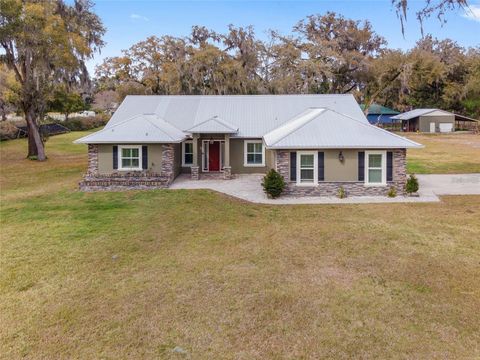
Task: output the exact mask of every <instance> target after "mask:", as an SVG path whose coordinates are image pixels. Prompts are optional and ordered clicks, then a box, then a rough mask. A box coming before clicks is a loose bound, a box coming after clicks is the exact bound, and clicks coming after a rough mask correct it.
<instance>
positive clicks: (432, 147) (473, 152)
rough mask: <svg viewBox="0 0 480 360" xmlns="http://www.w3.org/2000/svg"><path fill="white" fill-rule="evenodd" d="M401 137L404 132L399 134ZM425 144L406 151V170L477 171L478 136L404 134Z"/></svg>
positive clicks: (479, 165)
mask: <svg viewBox="0 0 480 360" xmlns="http://www.w3.org/2000/svg"><path fill="white" fill-rule="evenodd" d="M400 135H403V136H405V134H401V133H400ZM406 137H408V138H409V139H411V140H413V141H416V142H419V143H421V144H423V145H425V148H423V149H410V150H408V151H407V170H408V172H409V173H412V172H413V173H416V174H465V173H480V135H475V134H469V133H454V134H407V135H406Z"/></svg>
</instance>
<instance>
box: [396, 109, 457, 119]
mask: <svg viewBox="0 0 480 360" xmlns="http://www.w3.org/2000/svg"><path fill="white" fill-rule="evenodd" d="M433 111H441V112H442V113H445V115H453V114H452V113H449V112H448V111H444V110H440V109H415V110H410V111H407V112H404V113H401V114H398V115H395V116H392V119H395V120H410V119H413V118H416V117H419V116H423V115H427V114H429V113H431V112H433Z"/></svg>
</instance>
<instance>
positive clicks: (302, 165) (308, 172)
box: [297, 151, 318, 186]
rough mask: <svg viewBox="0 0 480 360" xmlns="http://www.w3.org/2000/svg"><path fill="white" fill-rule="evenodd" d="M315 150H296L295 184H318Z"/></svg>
mask: <svg viewBox="0 0 480 360" xmlns="http://www.w3.org/2000/svg"><path fill="white" fill-rule="evenodd" d="M317 155H318V154H317V152H315V151H297V185H307V186H315V185H317V184H318V157H317Z"/></svg>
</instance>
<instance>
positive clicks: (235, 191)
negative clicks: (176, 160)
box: [170, 174, 480, 204]
mask: <svg viewBox="0 0 480 360" xmlns="http://www.w3.org/2000/svg"><path fill="white" fill-rule="evenodd" d="M262 176H263V175H237V177H236V178H235V179H233V180H228V181H226V180H197V181H193V180H191V179H190V177H189V176H188V175H180V176H179V177H178V178H177V179H175V181H174V183H173V184H172V185H171V186H170V188H171V189H211V190H215V191H218V192H222V193H225V194H227V195H230V196H234V197H237V198H240V199H242V200H246V201H250V202H253V203H261V204H365V203H398V202H437V201H440V199H439V198H438V196H437V195H470V194H480V174H463V175H418V179H419V182H420V191H419V193H420V196H419V197H403V196H397V197H395V198H388V197H383V196H362V197H354V196H352V197H348V198H346V199H338V198H336V197H280V198H279V199H275V200H272V199H268V198H267V196H266V195H265V193H264V192H263V190H262V187H261V185H260V184H261V180H262Z"/></svg>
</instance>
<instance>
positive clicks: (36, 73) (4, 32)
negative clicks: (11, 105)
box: [0, 0, 105, 160]
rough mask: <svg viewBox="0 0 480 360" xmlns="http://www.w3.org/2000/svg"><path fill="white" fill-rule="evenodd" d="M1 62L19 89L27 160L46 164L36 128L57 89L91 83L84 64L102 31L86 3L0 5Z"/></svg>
mask: <svg viewBox="0 0 480 360" xmlns="http://www.w3.org/2000/svg"><path fill="white" fill-rule="evenodd" d="M0 7H1V9H2V12H1V17H0V25H1V27H0V45H1V46H2V48H3V50H4V52H5V54H4V55H2V56H1V61H2V62H4V63H6V64H7V66H8V67H9V68H10V69H11V70H12V71H13V72H14V73H15V76H16V79H17V81H18V83H19V84H20V89H19V94H18V95H19V99H20V100H19V102H20V105H21V109H22V110H23V112H24V114H25V120H26V122H27V127H28V157H30V158H36V159H38V160H45V159H46V156H45V149H44V144H43V141H42V139H41V136H40V131H39V122H40V120H41V119H42V117H43V115H44V113H45V111H46V108H47V105H48V98H49V94H50V93H51V92H52V89H53V87H54V86H55V84H59V83H66V84H69V85H72V84H75V83H80V84H85V83H87V82H88V81H89V77H88V71H87V69H86V66H85V61H86V60H87V59H88V58H91V57H92V55H93V53H94V51H95V50H97V49H99V48H100V47H101V46H103V42H102V39H101V37H102V35H103V34H104V32H105V29H104V28H103V25H102V23H101V21H100V19H99V18H98V16H97V15H95V14H94V13H93V12H92V10H91V8H92V3H91V2H90V1H89V0H74V3H73V5H67V4H66V3H65V2H64V1H63V0H55V1H34V0H23V1H22V0H0Z"/></svg>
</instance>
